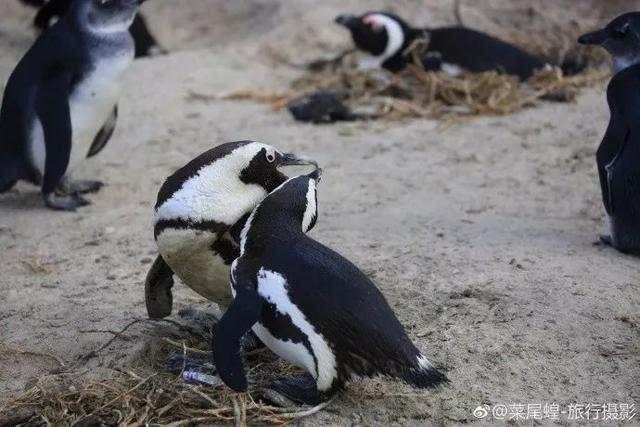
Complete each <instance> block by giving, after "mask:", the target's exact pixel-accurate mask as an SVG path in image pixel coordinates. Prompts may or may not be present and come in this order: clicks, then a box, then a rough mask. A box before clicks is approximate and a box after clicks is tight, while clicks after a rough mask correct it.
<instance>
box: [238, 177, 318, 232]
mask: <svg viewBox="0 0 640 427" xmlns="http://www.w3.org/2000/svg"><path fill="white" fill-rule="evenodd" d="M321 176H322V169H319V168H318V169H316V170H315V171H313V172H311V173H310V174H307V175H300V176H296V177H294V178H290V179H288V180H287V181H286V182H285V183H284V184H282V185H281V186H279V187H278V188H276V189H275V190H274V191H273V192H271V193H270V194H269V195H268V196H267V197H266V198H265V199H264V200H263V201H262V203H260V205H259V206H258V207H257V208H256V209H255V210H254V211H253V213H252V215H251V217H250V218H249V220H248V221H247V224H246V225H245V228H244V230H243V232H242V237H241V241H246V240H247V236H251V233H252V232H254V233H256V235H260V234H262V233H268V234H279V232H286V231H287V230H293V231H295V232H299V231H300V230H302V232H303V233H307V232H309V231H311V229H313V227H314V226H315V225H316V221H317V220H318V196H317V188H318V183H320V179H321Z"/></svg>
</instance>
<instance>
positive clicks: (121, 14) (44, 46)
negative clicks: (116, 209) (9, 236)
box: [0, 0, 139, 210]
mask: <svg viewBox="0 0 640 427" xmlns="http://www.w3.org/2000/svg"><path fill="white" fill-rule="evenodd" d="M138 5H139V1H138V0H109V1H104V0H75V1H74V2H73V4H72V5H71V10H70V11H69V13H68V14H67V15H65V16H64V17H63V18H61V19H60V20H59V21H58V22H57V23H56V24H55V25H54V26H53V27H51V29H49V30H48V31H47V32H46V33H45V34H43V35H42V37H40V38H39V39H38V40H37V41H36V42H35V44H34V45H33V46H32V47H31V49H29V51H28V52H27V53H26V55H25V56H24V58H22V60H21V61H20V62H19V63H18V65H17V66H16V68H15V70H14V71H13V73H12V74H11V77H10V78H9V82H8V83H7V86H6V89H5V93H4V99H3V102H2V110H1V111H0V191H6V190H8V189H10V188H11V187H12V186H13V185H14V184H15V182H16V181H17V180H20V179H22V180H26V181H30V182H32V183H34V184H36V185H40V186H41V187H42V193H43V195H44V199H45V202H46V204H47V206H48V207H50V208H52V209H59V210H75V209H76V208H78V207H79V206H82V205H86V204H88V203H89V202H88V201H87V200H86V199H84V198H83V197H82V196H81V195H82V194H85V193H89V192H93V191H97V190H98V189H99V188H100V187H101V186H102V183H100V182H98V181H78V182H72V181H70V179H69V175H70V174H71V172H72V171H73V170H74V169H75V168H76V167H77V166H78V164H79V163H80V162H81V161H83V160H84V159H86V158H87V157H92V156H95V155H96V154H98V153H99V152H100V151H101V150H102V149H103V148H104V147H105V145H106V144H107V142H108V141H109V139H110V138H111V135H112V134H113V131H114V128H115V125H116V118H117V102H118V97H119V94H120V89H121V84H122V76H123V74H124V72H125V71H126V70H127V68H128V67H129V64H131V61H132V60H133V41H132V40H131V35H130V34H129V32H128V31H127V30H128V28H129V25H131V22H132V21H133V18H134V16H135V14H136V11H137V9H138Z"/></svg>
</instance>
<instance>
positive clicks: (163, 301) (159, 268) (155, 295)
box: [144, 255, 174, 319]
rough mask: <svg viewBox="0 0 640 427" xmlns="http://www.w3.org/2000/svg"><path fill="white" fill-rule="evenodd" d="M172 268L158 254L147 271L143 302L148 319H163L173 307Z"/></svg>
mask: <svg viewBox="0 0 640 427" xmlns="http://www.w3.org/2000/svg"><path fill="white" fill-rule="evenodd" d="M173 274H174V273H173V270H171V267H169V265H168V264H167V263H166V262H165V260H164V258H162V255H158V257H157V258H156V260H155V261H154V263H153V264H152V265H151V268H150V269H149V272H148V273H147V279H146V280H145V283H144V296H145V304H146V306H147V313H148V315H149V318H150V319H164V318H165V317H167V316H169V315H170V314H171V310H172V309H173V294H172V293H171V288H172V287H173V283H174V281H173Z"/></svg>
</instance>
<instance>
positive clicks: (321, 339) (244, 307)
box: [213, 169, 447, 405]
mask: <svg viewBox="0 0 640 427" xmlns="http://www.w3.org/2000/svg"><path fill="white" fill-rule="evenodd" d="M320 175H321V170H319V169H318V170H316V171H315V172H313V173H311V174H309V175H302V176H298V177H295V178H291V179H289V180H288V181H286V182H285V183H284V184H282V185H281V186H280V187H278V188H277V189H276V190H274V191H273V192H272V193H270V194H269V195H268V196H267V198H266V199H264V200H263V201H262V202H261V203H260V204H259V205H258V206H257V207H256V208H255V209H254V210H253V212H252V213H251V216H250V217H249V219H248V220H247V222H246V224H245V226H244V228H243V230H242V234H241V243H240V257H239V258H238V259H236V260H235V261H234V262H233V265H232V267H231V286H232V288H233V292H234V295H235V299H234V301H233V304H232V305H231V307H230V308H229V309H228V310H227V312H226V313H225V315H224V316H223V317H222V319H221V320H220V322H219V323H218V325H217V326H216V328H215V330H214V335H213V358H214V363H215V365H216V368H217V370H218V373H219V375H220V377H221V378H222V380H223V381H224V382H225V384H226V385H227V386H229V387H230V388H232V389H233V390H235V391H239V392H243V391H246V389H247V380H246V376H245V373H244V368H243V365H242V360H241V358H240V354H239V349H240V347H239V339H240V337H242V336H243V335H244V334H245V333H246V332H247V331H249V330H253V332H254V333H255V334H256V335H257V336H258V337H259V338H260V339H261V340H262V341H263V342H264V344H265V345H266V346H267V347H269V348H270V349H271V350H272V351H273V352H275V353H276V354H278V355H279V356H280V357H282V358H284V359H285V360H287V361H289V362H290V363H292V364H294V365H296V366H299V367H301V368H303V369H304V370H306V371H307V373H308V374H305V375H302V376H293V377H287V378H281V379H278V380H276V381H275V382H274V383H273V384H271V386H270V387H269V390H268V391H267V393H268V395H267V396H269V394H270V395H272V396H273V394H275V395H276V396H279V397H282V398H284V399H288V400H290V401H293V402H297V403H304V404H309V405H315V404H318V403H320V402H322V401H325V400H327V399H328V398H330V397H331V395H333V394H334V393H335V392H337V391H338V390H340V389H341V388H342V387H343V386H344V385H345V383H346V382H347V381H349V380H350V379H351V378H352V377H354V376H359V377H369V376H375V375H386V376H390V377H394V378H399V379H402V380H404V381H406V382H407V383H409V384H411V385H414V386H416V387H420V388H429V387H436V386H438V385H439V384H442V383H443V382H446V381H447V379H446V377H445V376H444V374H442V373H441V372H439V371H438V370H437V369H436V368H434V367H433V366H432V365H431V363H430V362H429V361H428V360H427V358H426V357H425V356H423V355H422V354H421V353H420V351H419V350H418V349H417V348H416V347H415V346H414V345H413V343H412V342H411V340H410V339H409V338H408V337H407V335H406V333H405V330H404V328H403V327H402V325H401V324H400V322H399V321H398V319H397V318H396V316H395V314H394V313H393V311H392V310H391V308H390V307H389V305H388V303H387V301H386V300H385V298H384V296H383V295H382V294H381V293H380V291H379V290H378V289H377V288H376V287H375V285H374V284H373V283H372V282H371V281H370V280H369V279H368V278H367V277H366V276H365V275H364V274H363V273H362V272H361V271H360V270H359V269H358V268H357V267H356V266H355V265H353V264H352V263H351V262H349V261H348V260H347V259H345V258H343V257H342V256H341V255H339V254H338V253H336V252H334V251H332V250H331V249H329V248H327V247H326V246H323V245H322V244H320V243H318V242H317V241H315V240H313V239H311V238H310V237H308V236H307V235H306V234H305V233H307V232H308V231H309V230H311V229H312V228H313V226H314V225H315V223H316V220H317V215H318V214H317V195H316V188H317V184H318V182H319V180H320Z"/></svg>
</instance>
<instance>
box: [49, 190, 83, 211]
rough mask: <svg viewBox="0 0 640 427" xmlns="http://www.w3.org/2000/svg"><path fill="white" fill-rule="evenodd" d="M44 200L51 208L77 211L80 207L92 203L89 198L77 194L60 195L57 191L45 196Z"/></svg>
mask: <svg viewBox="0 0 640 427" xmlns="http://www.w3.org/2000/svg"><path fill="white" fill-rule="evenodd" d="M44 202H45V204H46V205H47V207H48V208H49V209H53V210H56V211H67V212H75V210H76V209H78V208H79V207H82V206H87V205H90V204H91V202H89V201H88V200H87V199H85V198H83V197H81V196H79V195H77V194H73V195H70V196H58V195H56V194H55V193H51V194H47V195H46V196H44Z"/></svg>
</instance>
